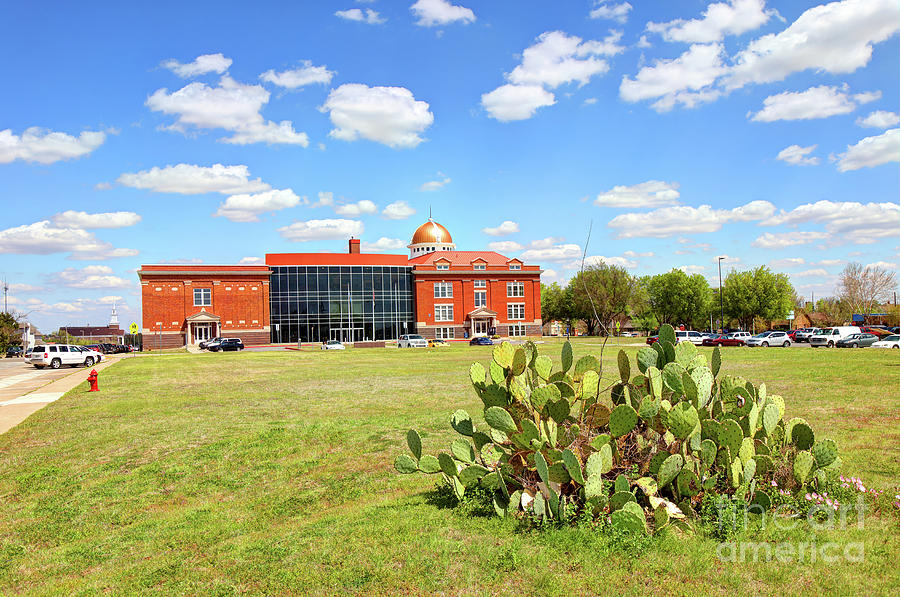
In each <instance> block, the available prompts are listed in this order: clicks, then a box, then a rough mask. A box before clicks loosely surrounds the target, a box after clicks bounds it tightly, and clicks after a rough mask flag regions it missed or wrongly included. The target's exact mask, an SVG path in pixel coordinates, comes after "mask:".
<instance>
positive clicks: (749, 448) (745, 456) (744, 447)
mask: <svg viewBox="0 0 900 597" xmlns="http://www.w3.org/2000/svg"><path fill="white" fill-rule="evenodd" d="M738 456H739V457H740V459H741V461H742V462H747V461H748V460H749V459H751V458H753V457H754V456H756V448H755V445H754V442H753V439H752V438H749V437H745V438H744V439H743V440H742V441H741V447H740V449H738Z"/></svg>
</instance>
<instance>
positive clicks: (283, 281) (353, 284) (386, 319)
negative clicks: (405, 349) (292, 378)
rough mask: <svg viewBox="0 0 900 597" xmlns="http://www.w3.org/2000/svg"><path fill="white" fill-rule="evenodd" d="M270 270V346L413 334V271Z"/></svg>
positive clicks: (379, 268)
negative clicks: (272, 343)
mask: <svg viewBox="0 0 900 597" xmlns="http://www.w3.org/2000/svg"><path fill="white" fill-rule="evenodd" d="M271 269H272V277H271V278H270V285H269V300H270V306H271V330H272V331H271V334H272V342H276V343H277V342H292V343H293V342H298V341H300V342H325V341H326V340H340V341H341V342H362V341H367V340H392V339H397V338H399V337H400V335H401V334H411V333H413V332H415V319H414V314H413V310H414V305H413V284H412V268H411V267H402V266H273V267H271Z"/></svg>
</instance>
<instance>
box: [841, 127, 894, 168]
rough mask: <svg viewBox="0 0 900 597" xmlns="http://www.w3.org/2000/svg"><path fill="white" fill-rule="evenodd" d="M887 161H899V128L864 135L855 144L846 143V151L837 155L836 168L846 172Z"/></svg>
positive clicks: (872, 166) (871, 166)
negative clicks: (877, 133)
mask: <svg viewBox="0 0 900 597" xmlns="http://www.w3.org/2000/svg"><path fill="white" fill-rule="evenodd" d="M889 162H900V128H896V129H890V130H887V131H885V132H884V133H882V134H880V135H878V136H877V137H866V138H865V139H861V140H860V141H859V142H858V143H857V144H856V145H848V146H847V151H846V152H844V153H842V154H841V155H840V156H839V159H838V164H837V169H838V170H839V171H841V172H848V171H850V170H859V169H861V168H874V167H875V166H880V165H882V164H887V163H889Z"/></svg>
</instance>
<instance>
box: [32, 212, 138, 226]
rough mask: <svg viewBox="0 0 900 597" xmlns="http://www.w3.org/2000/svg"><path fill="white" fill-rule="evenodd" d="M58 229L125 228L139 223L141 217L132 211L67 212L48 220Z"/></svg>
mask: <svg viewBox="0 0 900 597" xmlns="http://www.w3.org/2000/svg"><path fill="white" fill-rule="evenodd" d="M50 219H51V220H52V221H53V223H54V224H56V225H57V226H59V227H60V228H84V229H91V228H125V227H127V226H134V225H135V224H137V223H138V222H140V221H141V216H139V215H138V214H136V213H134V212H132V211H114V212H108V213H99V214H89V213H87V212H83V211H73V210H68V211H64V212H62V213H58V214H56V215H55V216H53V217H52V218H50Z"/></svg>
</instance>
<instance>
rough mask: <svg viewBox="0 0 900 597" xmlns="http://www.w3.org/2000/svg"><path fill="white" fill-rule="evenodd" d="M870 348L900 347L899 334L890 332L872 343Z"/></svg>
mask: <svg viewBox="0 0 900 597" xmlns="http://www.w3.org/2000/svg"><path fill="white" fill-rule="evenodd" d="M872 348H900V334H891V335H890V336H887V337H886V338H882V339H881V340H878V341H877V342H875V343H874V344H872Z"/></svg>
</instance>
